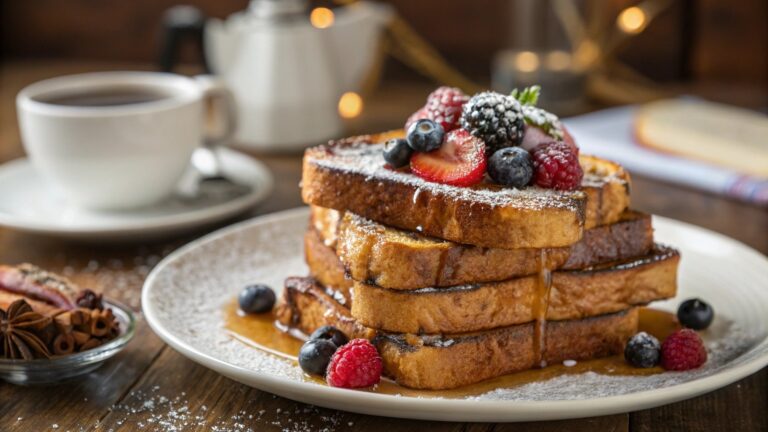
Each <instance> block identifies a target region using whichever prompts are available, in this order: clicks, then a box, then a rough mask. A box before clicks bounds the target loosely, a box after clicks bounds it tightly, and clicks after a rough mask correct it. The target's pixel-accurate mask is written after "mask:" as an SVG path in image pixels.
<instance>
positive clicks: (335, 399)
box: [141, 206, 768, 422]
mask: <svg viewBox="0 0 768 432" xmlns="http://www.w3.org/2000/svg"><path fill="white" fill-rule="evenodd" d="M308 215H309V207H306V206H303V207H297V208H293V209H289V210H283V211H280V212H275V213H270V214H267V215H262V216H257V217H254V218H252V219H248V220H245V221H241V222H238V223H235V224H233V225H230V226H227V227H224V228H221V229H219V230H217V231H214V232H212V233H210V234H208V235H205V236H203V237H200V238H198V239H196V240H193V241H192V242H190V243H187V244H186V245H184V246H182V247H180V248H179V249H177V250H175V251H174V252H172V253H171V254H169V255H168V256H167V257H165V258H164V259H163V260H162V261H161V262H160V263H159V264H158V265H157V266H156V267H155V268H154V269H153V270H152V271H151V272H150V274H149V275H148V277H147V279H146V281H145V283H144V285H143V288H142V293H141V305H142V311H143V314H144V316H145V318H146V320H147V323H148V324H149V326H150V327H151V328H152V330H153V331H154V332H155V333H156V334H157V335H158V336H159V337H160V338H161V339H162V340H163V341H164V342H165V343H167V344H168V345H170V346H171V347H172V348H173V349H175V350H176V351H178V352H179V353H181V354H182V355H184V356H185V357H187V358H189V359H191V360H192V361H194V362H196V363H198V364H200V365H201V366H204V367H206V368H209V369H212V370H214V371H215V372H217V373H220V374H222V375H224V376H227V377H229V378H230V379H233V380H235V381H238V382H240V383H243V384H245V385H248V386H250V387H255V388H259V389H261V390H265V391H268V392H272V393H275V394H278V395H281V396H283V397H286V398H289V399H292V400H297V401H300V402H305V403H310V404H314V405H318V406H323V407H326V408H332V409H341V410H345V411H352V412H359V413H363V414H370V415H379V416H388V417H399V418H411V419H423V420H443V421H495V422H501V421H504V422H516V421H535V420H561V419H575V418H585V417H594V416H601V415H610V414H618V413H626V412H631V411H637V410H641V409H648V408H654V407H658V406H661V405H667V404H669V403H673V402H677V401H680V400H685V399H690V398H693V397H696V396H699V395H701V394H704V393H707V392H710V391H714V390H716V389H719V388H722V387H724V386H726V385H729V384H732V383H733V382H736V381H737V380H739V379H742V378H745V377H747V376H749V375H752V374H754V373H755V372H757V371H759V370H760V369H762V368H764V367H765V366H766V365H768V352H766V353H764V354H763V355H759V356H757V357H755V358H754V359H750V360H748V361H746V362H745V363H744V364H741V365H737V366H735V367H732V368H727V367H726V368H723V369H721V370H719V371H717V372H715V373H713V374H712V375H709V376H706V377H702V378H698V379H694V380H692V381H687V382H683V383H679V384H674V385H671V386H668V387H663V388H660V389H652V390H643V391H639V392H634V393H629V394H624V395H613V396H606V397H600V398H589V399H572V400H542V401H504V400H498V401H495V400H472V399H436V398H419V397H407V396H393V395H386V394H379V393H371V392H361V391H354V390H352V391H350V390H347V389H338V388H333V387H328V386H322V385H319V384H315V383H310V382H298V381H292V380H289V379H286V378H284V377H279V376H275V375H272V374H268V373H259V372H258V371H253V370H250V369H248V368H245V367H241V366H237V365H233V364H230V363H227V362H226V361H223V360H220V359H218V358H215V357H213V356H211V355H208V354H206V353H203V352H198V350H196V349H195V348H194V347H192V346H191V345H189V344H187V343H186V342H185V341H183V340H182V339H181V338H179V337H177V336H176V335H174V334H173V332H171V331H169V330H167V329H165V328H164V327H163V325H162V324H161V322H160V319H159V312H158V311H157V310H156V309H155V307H154V305H153V304H152V303H151V302H150V300H149V297H150V292H151V290H152V289H153V286H155V285H156V280H157V279H158V278H159V275H160V274H161V273H162V272H163V271H164V269H165V268H167V267H169V266H172V265H173V263H174V262H175V261H176V260H178V259H180V258H181V257H183V256H184V255H186V254H187V253H189V251H191V250H194V249H196V248H198V247H201V246H202V245H204V244H206V243H209V242H212V241H215V240H217V239H218V238H220V237H223V236H226V235H228V234H230V233H233V232H237V231H239V230H243V229H248V228H251V227H256V226H259V225H267V224H270V223H273V222H276V221H279V220H282V219H285V218H290V217H301V216H308ZM653 218H654V222H659V223H661V224H671V225H678V226H682V227H684V228H688V229H694V230H696V231H700V232H703V233H704V234H706V235H714V236H716V237H718V238H719V239H721V240H724V241H727V242H732V243H735V244H736V245H737V246H740V247H742V248H745V249H744V250H743V251H744V252H748V253H751V254H754V255H755V257H756V258H760V259H762V260H764V262H765V264H766V266H768V258H766V257H765V256H764V255H763V254H762V253H760V252H759V251H757V250H755V249H753V248H751V247H749V246H747V245H746V244H744V243H742V242H740V241H738V240H735V239H733V238H730V237H728V236H725V235H723V234H720V233H717V232H714V231H711V230H709V229H706V228H702V227H699V226H696V225H693V224H689V223H687V222H682V221H678V220H675V219H670V218H665V217H661V216H656V215H654V216H653ZM764 346H766V347H768V336H766V337H764V338H763V339H762V340H758V341H756V343H755V345H754V346H752V347H751V348H750V349H749V350H747V351H745V352H744V353H742V354H741V355H740V356H742V355H747V354H748V353H750V352H752V351H754V350H758V349H761V348H764ZM238 375H249V376H250V377H252V380H251V382H253V383H256V384H255V385H252V384H250V383H245V382H243V381H242V380H240V379H239V377H238ZM326 402H327V403H326ZM596 402H597V403H596Z"/></svg>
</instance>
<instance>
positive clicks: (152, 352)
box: [0, 62, 768, 432]
mask: <svg viewBox="0 0 768 432" xmlns="http://www.w3.org/2000/svg"><path fill="white" fill-rule="evenodd" d="M134 68H137V67H136V65H115V64H109V65H99V64H96V65H94V64H87V63H61V62H57V63H51V62H38V63H11V64H6V65H5V66H4V67H3V69H2V85H1V86H0V88H1V90H0V116H1V117H0V161H3V162H4V161H7V160H9V159H12V158H15V157H18V156H21V155H22V150H21V147H20V143H19V136H18V131H17V129H16V119H15V112H14V106H13V105H14V102H13V100H14V96H15V93H16V92H17V91H18V90H19V89H20V88H21V87H22V86H23V85H26V84H28V83H30V82H33V81H36V80H39V79H42V78H45V77H48V76H56V75H62V74H65V73H74V72H80V71H89V70H99V69H134ZM139 68H140V67H139ZM428 91H429V88H428V87H426V86H417V87H413V86H387V87H386V88H385V89H383V90H382V91H380V92H379V93H377V94H376V95H374V96H373V97H372V98H370V100H371V102H370V103H369V106H368V107H367V108H366V110H365V114H364V115H363V116H362V117H361V118H360V119H358V120H356V121H355V122H353V123H351V124H350V125H349V129H350V131H351V132H350V133H354V132H360V131H376V130H383V129H388V128H393V127H397V126H399V125H400V124H401V123H402V119H404V118H406V116H407V114H409V113H410V112H411V111H413V108H414V107H416V106H418V105H419V101H420V100H423V97H424V95H425V94H426V92H428ZM261 160H262V161H264V162H265V163H266V164H267V165H268V166H269V167H270V169H271V170H272V172H273V174H274V175H275V180H276V181H275V184H276V190H275V192H274V193H273V194H272V196H271V197H270V198H269V199H268V200H267V201H266V202H265V203H264V204H262V205H260V206H259V207H258V208H256V209H255V210H254V211H253V212H252V214H251V215H246V216H245V217H248V216H252V215H259V214H265V213H269V212H273V211H278V210H282V209H288V208H292V207H296V206H299V205H301V200H300V197H299V190H298V188H297V184H298V181H299V177H300V159H299V157H298V156H296V155H293V156H269V157H267V156H262V157H261ZM632 192H633V195H632V200H633V205H634V207H635V208H637V209H639V210H642V211H646V212H649V213H655V214H659V215H663V216H668V217H672V218H675V219H680V220H683V221H687V222H691V223H694V224H697V225H701V226H704V227H707V228H710V229H713V230H716V231H719V232H722V233H724V234H726V235H729V236H732V237H734V238H736V239H738V240H741V241H743V242H745V243H747V244H749V245H750V246H752V247H755V248H757V249H758V250H760V251H762V252H763V253H767V252H768V233H767V232H766V230H767V228H768V212H766V211H765V210H764V209H759V208H757V207H753V206H750V205H747V204H743V203H739V202H735V201H731V200H728V199H724V198H720V197H716V196H713V195H709V194H706V193H702V192H698V191H694V190H690V189H686V188H682V187H679V186H673V185H670V184H665V183H661V182H658V181H655V180H650V179H647V178H643V177H640V176H635V177H634V184H633V191H632ZM0 199H2V197H0ZM203 234H205V232H198V233H196V234H195V235H190V236H187V237H185V238H177V239H174V240H169V241H165V242H160V243H154V244H140V245H107V244H79V243H75V242H70V241H63V240H58V239H51V238H44V237H39V236H34V235H30V234H25V233H21V232H16V231H13V230H9V229H0V262H5V263H20V262H32V263H35V264H38V265H40V266H42V267H45V268H47V269H50V270H53V271H56V272H61V273H64V274H65V275H68V276H70V277H71V278H72V279H74V280H75V281H76V282H78V283H81V284H82V285H85V286H92V287H96V288H98V289H101V290H103V291H104V292H106V295H107V296H108V297H112V298H116V299H119V300H122V301H123V302H125V303H127V304H129V305H130V306H132V307H133V308H134V309H135V310H137V311H138V310H139V293H140V290H141V285H142V282H143V279H144V277H145V276H146V275H147V273H148V272H149V270H150V269H151V268H152V267H153V266H154V265H155V264H156V263H157V262H158V261H159V260H160V259H161V258H162V257H163V256H164V255H166V254H167V253H169V252H171V251H172V250H173V249H175V248H176V247H178V246H180V245H182V244H184V243H185V242H187V241H189V240H191V239H193V238H195V237H197V236H200V235H203ZM723 289H728V287H723ZM767 406H768V372H767V371H766V369H763V370H762V371H760V372H758V373H756V374H754V375H752V376H750V377H748V378H745V379H743V380H741V381H739V382H737V383H735V384H732V385H730V386H728V387H726V388H724V389H721V390H718V391H716V392H713V393H710V394H707V395H704V396H701V397H698V398H695V399H691V400H688V401H684V402H680V403H675V404H672V405H668V406H664V407H660V408H656V409H651V410H644V411H639V412H633V413H629V414H619V415H613V416H606V417H598V418H589V419H579V420H567V421H558V422H546V423H527V424H479V423H478V424H469V423H442V422H428V421H413V420H399V419H391V418H381V417H374V416H366V415H359V414H352V413H347V412H341V411H333V410H328V409H322V408H317V407H312V406H308V405H305V404H301V403H297V402H293V401H290V400H288V399H283V398H281V397H277V396H274V395H271V394H269V393H266V392H262V391H259V390H256V389H252V388H250V387H247V386H244V385H242V384H239V383H236V382H234V381H231V380H229V379H227V378H224V377H223V376H220V375H218V374H216V373H215V372H212V371H210V370H208V369H206V368H204V367H202V366H198V365H197V364H195V363H193V362H192V361H190V360H187V359H186V358H185V357H183V356H181V355H180V354H178V353H177V352H176V351H174V350H173V349H171V348H169V347H167V346H165V344H163V343H162V342H161V341H160V339H158V338H157V336H155V335H154V334H153V333H152V331H151V330H150V329H149V327H148V326H147V324H146V322H145V321H143V320H141V319H140V321H139V325H138V331H137V334H136V337H135V339H134V340H133V342H132V343H131V344H130V345H129V346H128V348H127V349H126V350H125V351H123V352H122V353H120V354H119V355H118V356H117V357H115V358H113V359H112V360H110V361H108V362H107V363H106V364H105V365H104V366H103V367H102V368H100V369H99V370H97V371H95V372H93V373H92V374H90V375H88V376H86V377H83V378H80V379H77V380H75V381H71V382H67V383H63V384H59V385H55V386H51V387H17V386H14V385H11V384H7V383H4V382H0V430H3V431H43V430H57V431H65V430H72V431H79V430H104V431H107V430H137V429H144V430H249V429H250V430H258V431H272V430H274V431H279V430H313V431H314V430H366V431H391V430H406V431H409V430H412V431H507V430H510V431H511V430H516V431H534V430H536V431H550V430H552V431H555V430H557V431H559V430H569V431H596V430H601V431H602V430H610V431H627V430H632V431H652V432H659V431H667V430H669V431H678V430H706V431H720V430H732V431H735V430H743V431H765V430H768V414H767V413H766V407H767ZM216 428H218V429H216Z"/></svg>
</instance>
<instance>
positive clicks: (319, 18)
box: [309, 7, 335, 29]
mask: <svg viewBox="0 0 768 432" xmlns="http://www.w3.org/2000/svg"><path fill="white" fill-rule="evenodd" d="M334 18H335V17H334V15H333V11H332V10H330V9H328V8H325V7H319V8H314V9H312V12H311V13H310V14H309V22H310V23H311V24H312V26H313V27H316V28H319V29H324V28H328V27H330V26H332V25H333V20H334Z"/></svg>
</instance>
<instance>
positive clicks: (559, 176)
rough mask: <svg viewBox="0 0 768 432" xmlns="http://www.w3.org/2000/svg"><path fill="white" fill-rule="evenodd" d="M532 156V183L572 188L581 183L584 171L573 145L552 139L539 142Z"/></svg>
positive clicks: (546, 186)
mask: <svg viewBox="0 0 768 432" xmlns="http://www.w3.org/2000/svg"><path fill="white" fill-rule="evenodd" d="M531 156H533V184H535V185H536V186H540V187H543V188H548V189H558V190H574V189H577V188H578V187H579V186H580V185H581V179H582V178H583V177H584V171H583V170H582V169H581V165H579V155H578V154H577V152H575V151H574V149H573V147H571V146H570V145H568V144H566V143H564V142H561V141H552V142H548V143H544V144H539V145H538V146H536V147H535V148H534V149H533V150H532V151H531Z"/></svg>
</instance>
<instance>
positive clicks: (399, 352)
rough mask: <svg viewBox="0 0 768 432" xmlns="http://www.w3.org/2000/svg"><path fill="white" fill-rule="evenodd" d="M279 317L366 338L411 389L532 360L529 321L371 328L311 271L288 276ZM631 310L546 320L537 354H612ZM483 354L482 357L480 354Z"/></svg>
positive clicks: (472, 378)
mask: <svg viewBox="0 0 768 432" xmlns="http://www.w3.org/2000/svg"><path fill="white" fill-rule="evenodd" d="M277 316H278V320H279V321H280V322H281V323H282V324H284V325H286V326H289V327H292V328H297V329H299V330H301V331H303V332H304V333H306V334H310V333H311V332H313V331H314V330H315V329H317V328H319V327H321V326H323V325H333V326H335V327H337V328H339V329H340V330H342V331H343V332H344V333H346V334H347V335H348V336H349V337H352V338H358V337H360V338H367V339H371V340H372V341H373V343H374V344H375V345H376V347H377V348H378V350H379V353H380V354H381V357H382V360H383V363H384V372H385V374H386V375H387V376H389V377H391V378H393V379H395V381H397V383H398V384H400V385H403V386H406V387H411V388H418V389H449V388H455V387H460V386H463V385H467V384H472V383H476V382H479V381H483V380H485V379H488V378H493V377H497V376H500V375H504V374H508V373H512V372H517V371H521V370H525V369H530V368H532V367H534V366H535V363H536V362H537V357H538V353H536V352H534V341H533V339H534V325H533V324H532V323H528V324H522V325H515V326H510V327H501V328H496V329H493V330H487V331H483V332H475V333H464V334H453V335H451V334H446V335H415V334H392V333H385V332H380V331H377V330H374V329H372V328H370V327H366V326H364V325H362V324H361V323H360V322H358V321H357V320H355V319H354V318H352V317H351V316H350V314H349V309H347V308H346V307H344V306H342V305H340V304H339V303H338V302H336V301H335V300H333V298H331V297H330V296H329V295H328V294H326V293H325V291H324V290H323V289H322V288H321V287H320V286H318V285H317V284H316V283H315V281H314V279H312V278H288V279H287V280H286V283H285V290H284V291H283V299H282V302H281V304H280V305H279V306H278V308H277ZM637 325H638V310H637V309H636V308H632V309H628V310H625V311H622V312H618V313H615V314H610V315H601V316H597V317H592V318H586V319H581V320H571V321H559V322H550V323H548V324H547V326H546V332H545V340H546V343H545V348H544V352H543V359H544V360H545V361H546V362H548V363H558V362H561V361H563V360H566V359H573V360H584V359H591V358H597V357H604V356H608V355H613V354H618V353H620V352H621V351H622V350H623V348H624V343H625V342H626V340H627V339H629V338H630V337H631V336H632V335H633V334H634V333H635V332H636V331H637ZM480 359H482V361H480Z"/></svg>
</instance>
